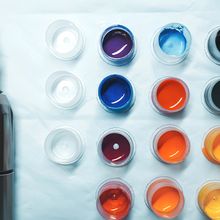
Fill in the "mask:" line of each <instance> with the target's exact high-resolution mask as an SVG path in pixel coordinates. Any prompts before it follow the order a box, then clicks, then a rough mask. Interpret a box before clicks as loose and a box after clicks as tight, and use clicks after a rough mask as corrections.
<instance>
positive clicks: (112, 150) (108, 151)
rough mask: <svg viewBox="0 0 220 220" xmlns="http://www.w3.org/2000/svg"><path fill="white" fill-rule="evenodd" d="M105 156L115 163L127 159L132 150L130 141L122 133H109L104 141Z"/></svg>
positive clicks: (103, 150)
mask: <svg viewBox="0 0 220 220" xmlns="http://www.w3.org/2000/svg"><path fill="white" fill-rule="evenodd" d="M102 152H103V154H104V156H105V157H106V158H107V159H108V160H110V161H112V162H113V163H117V162H121V161H124V160H126V159H127V157H128V156H129V154H130V152H131V147H130V143H129V141H128V140H127V139H126V138H125V137H124V136H123V135H121V134H114V133H113V134H109V135H107V136H106V137H105V138H104V140H103V142H102Z"/></svg>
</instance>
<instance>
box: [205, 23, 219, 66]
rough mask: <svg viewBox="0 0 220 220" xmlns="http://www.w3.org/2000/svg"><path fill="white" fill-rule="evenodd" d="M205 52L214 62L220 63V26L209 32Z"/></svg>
mask: <svg viewBox="0 0 220 220" xmlns="http://www.w3.org/2000/svg"><path fill="white" fill-rule="evenodd" d="M205 52H206V55H207V57H208V58H209V59H210V60H211V61H212V62H213V63H215V64H217V65H220V26H218V27H216V28H214V29H212V30H211V31H210V32H209V33H208V36H207V38H206V42H205Z"/></svg>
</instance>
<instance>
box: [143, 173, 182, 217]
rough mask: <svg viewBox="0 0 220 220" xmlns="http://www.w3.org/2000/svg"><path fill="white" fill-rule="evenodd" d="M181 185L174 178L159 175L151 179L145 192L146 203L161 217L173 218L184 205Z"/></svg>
mask: <svg viewBox="0 0 220 220" xmlns="http://www.w3.org/2000/svg"><path fill="white" fill-rule="evenodd" d="M184 200H185V199H184V195H183V192H182V188H181V186H180V185H179V184H178V182H177V181H176V180H174V179H171V178H168V177H158V178H156V179H154V180H153V181H151V182H150V183H149V184H148V186H147V189H146V192H145V202H146V205H147V206H148V207H149V208H150V209H151V211H152V212H153V213H154V214H155V215H157V216H158V217H160V218H165V219H173V218H175V217H177V216H179V215H180V213H181V211H182V209H183V207H184Z"/></svg>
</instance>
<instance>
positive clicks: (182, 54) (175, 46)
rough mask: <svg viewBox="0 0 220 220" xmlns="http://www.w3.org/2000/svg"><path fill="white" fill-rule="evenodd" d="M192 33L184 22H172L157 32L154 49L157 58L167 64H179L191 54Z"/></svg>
mask: <svg viewBox="0 0 220 220" xmlns="http://www.w3.org/2000/svg"><path fill="white" fill-rule="evenodd" d="M190 46H191V34H190V32H189V30H188V29H187V28H186V27H185V26H184V25H182V24H178V23H171V24H168V25H166V26H164V27H162V28H161V29H160V30H159V31H157V32H156V34H155V36H154V40H153V51H154V54H155V56H156V58H157V59H158V60H159V61H160V62H162V63H165V64H178V63H180V62H182V61H183V60H184V59H185V58H186V57H187V55H188V54H189V50H190Z"/></svg>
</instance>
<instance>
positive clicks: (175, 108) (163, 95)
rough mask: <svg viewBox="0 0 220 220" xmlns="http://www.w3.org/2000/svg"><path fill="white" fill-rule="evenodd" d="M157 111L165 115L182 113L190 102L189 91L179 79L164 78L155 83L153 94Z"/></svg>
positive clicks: (152, 97) (153, 101)
mask: <svg viewBox="0 0 220 220" xmlns="http://www.w3.org/2000/svg"><path fill="white" fill-rule="evenodd" d="M151 99H152V103H153V105H154V107H155V109H156V110H157V111H158V112H160V113H164V114H170V113H177V112H180V111H182V110H183V109H184V108H185V107H186V105H187V103H188V100H189V89H188V87H187V85H186V84H185V82H183V81H182V80H180V79H178V78H172V77H171V78H169V77H168V78H164V79H161V80H159V81H157V82H156V83H155V85H154V86H153V89H152V94H151Z"/></svg>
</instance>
